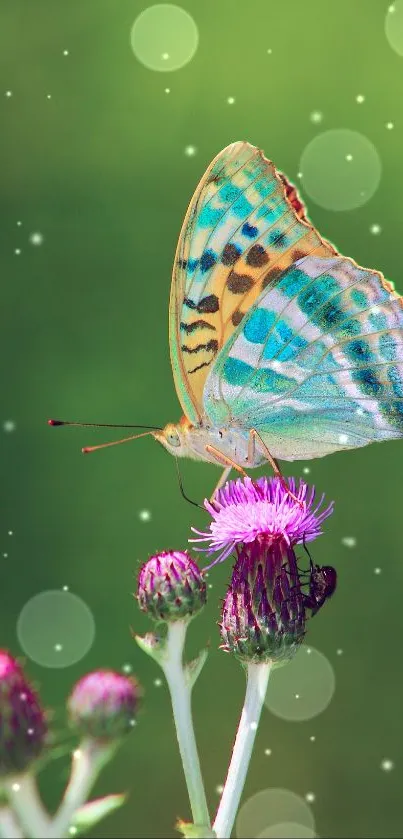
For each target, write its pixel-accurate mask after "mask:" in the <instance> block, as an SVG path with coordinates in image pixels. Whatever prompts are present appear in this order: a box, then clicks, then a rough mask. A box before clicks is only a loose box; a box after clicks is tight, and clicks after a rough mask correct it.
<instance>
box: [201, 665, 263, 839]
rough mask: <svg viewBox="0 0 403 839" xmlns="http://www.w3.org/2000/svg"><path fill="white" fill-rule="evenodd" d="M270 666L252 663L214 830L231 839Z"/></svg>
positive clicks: (222, 838) (221, 838)
mask: <svg viewBox="0 0 403 839" xmlns="http://www.w3.org/2000/svg"><path fill="white" fill-rule="evenodd" d="M270 669H271V665H270V664H252V663H250V664H248V667H247V683H246V694H245V702H244V706H243V708H242V714H241V718H240V721H239V725H238V731H237V735H236V738H235V743H234V748H233V750H232V757H231V763H230V765H229V769H228V774H227V778H226V781H225V786H224V791H223V794H222V797H221V801H220V805H219V807H218V810H217V815H216V818H215V822H214V824H213V830H214V831H215V834H216V836H217V839H228V837H230V836H231V831H232V828H233V825H234V821H235V817H236V814H237V812H238V807H239V802H240V799H241V795H242V790H243V788H244V784H245V779H246V774H247V771H248V767H249V762H250V759H251V755H252V750H253V744H254V742H255V737H256V731H257V727H258V724H259V719H260V714H261V711H262V707H263V702H264V699H265V696H266V690H267V684H268V681H269V676H270Z"/></svg>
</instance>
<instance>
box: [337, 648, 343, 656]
mask: <svg viewBox="0 0 403 839" xmlns="http://www.w3.org/2000/svg"><path fill="white" fill-rule="evenodd" d="M336 655H343V650H342V649H340V647H339V649H338V650H336Z"/></svg>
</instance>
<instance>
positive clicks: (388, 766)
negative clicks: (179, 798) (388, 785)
mask: <svg viewBox="0 0 403 839" xmlns="http://www.w3.org/2000/svg"><path fill="white" fill-rule="evenodd" d="M394 768H395V764H394V763H393V760H389V759H388V758H385V760H383V761H382V763H381V769H383V771H384V772H391V771H392V769H394Z"/></svg>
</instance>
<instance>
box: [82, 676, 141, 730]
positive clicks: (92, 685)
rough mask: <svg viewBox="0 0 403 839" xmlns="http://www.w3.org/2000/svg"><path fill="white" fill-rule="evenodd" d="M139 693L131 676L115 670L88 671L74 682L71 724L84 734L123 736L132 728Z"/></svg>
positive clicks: (137, 685)
mask: <svg viewBox="0 0 403 839" xmlns="http://www.w3.org/2000/svg"><path fill="white" fill-rule="evenodd" d="M140 694H141V691H140V687H139V684H138V683H137V681H136V680H135V679H134V678H133V677H132V676H124V675H123V674H122V673H116V672H115V671H114V670H95V671H94V672H93V673H87V674H86V675H85V676H83V677H82V679H80V680H79V681H78V682H77V684H76V685H74V688H73V691H72V693H71V696H70V698H69V700H68V704H67V708H68V713H69V718H70V723H71V725H72V726H73V727H74V728H76V729H77V730H78V731H80V733H81V734H83V735H84V736H85V737H91V738H93V739H95V740H115V739H117V738H120V737H122V736H123V735H124V734H126V733H127V732H129V731H131V729H132V728H133V725H134V723H135V714H136V711H137V708H138V703H139V698H140Z"/></svg>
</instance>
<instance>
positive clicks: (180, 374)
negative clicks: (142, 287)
mask: <svg viewBox="0 0 403 839" xmlns="http://www.w3.org/2000/svg"><path fill="white" fill-rule="evenodd" d="M169 341H170V354H171V364H172V370H173V376H174V381H175V386H176V391H177V394H178V398H179V401H180V403H181V406H182V410H183V417H182V419H181V420H180V421H179V423H177V424H172V423H169V424H168V425H166V426H165V428H163V429H162V430H156V431H153V432H151V433H152V434H153V436H154V437H155V439H157V440H158V441H159V442H160V443H162V445H163V446H164V447H165V448H166V449H167V450H168V451H169V452H171V453H172V454H173V455H175V457H178V456H185V457H190V458H194V459H196V460H204V461H209V462H211V463H215V464H221V465H222V466H224V472H223V474H222V477H221V479H220V481H219V483H218V486H221V485H222V484H223V483H224V481H225V480H226V478H227V476H228V474H229V472H230V470H231V468H233V467H235V468H236V469H238V471H240V472H244V471H245V470H246V469H249V468H254V467H257V466H260V465H262V464H264V463H265V462H267V461H269V462H270V463H271V465H272V466H273V468H274V470H275V471H277V473H278V472H279V467H278V464H277V460H287V461H293V460H306V459H310V458H316V457H322V456H324V455H327V454H330V453H332V452H336V451H342V450H346V449H354V448H357V447H360V446H365V445H367V444H368V443H372V442H375V441H380V440H388V439H393V438H399V437H402V436H403V307H402V298H401V297H400V296H399V295H398V294H397V293H396V292H395V291H394V287H393V285H392V283H390V282H388V281H386V280H385V279H384V277H383V275H382V274H381V273H380V272H378V271H375V270H371V269H367V268H361V267H360V266H359V265H357V263H356V262H355V261H354V260H353V259H350V258H348V257H345V256H342V255H341V254H339V253H338V251H337V250H336V248H335V247H334V245H332V244H331V243H330V242H328V241H326V240H325V239H324V238H322V237H321V236H320V234H319V233H318V231H317V230H316V229H315V227H314V226H313V225H312V224H311V222H310V221H309V218H308V217H307V214H306V210H305V207H304V204H303V203H302V201H301V199H300V197H299V195H298V192H297V190H296V189H295V187H294V186H293V185H292V184H291V183H290V182H289V181H288V179H287V178H286V177H285V175H283V174H282V173H281V172H279V171H278V170H277V169H276V168H275V166H274V164H273V163H272V162H271V161H270V160H267V159H266V158H265V156H264V154H263V152H262V151H261V150H260V149H258V148H255V147H254V146H252V145H250V144H249V143H247V142H236V143H232V144H231V145H230V146H228V147H227V148H225V149H224V150H223V151H221V152H220V153H219V154H218V155H217V157H216V158H215V159H214V160H213V161H212V163H211V164H210V166H209V167H208V169H207V171H206V172H205V174H204V175H203V177H202V179H201V181H200V183H199V185H198V187H197V189H196V191H195V193H194V195H193V198H192V199H191V202H190V204H189V207H188V210H187V213H186V216H185V219H184V222H183V226H182V230H181V233H180V236H179V242H178V246H177V250H176V255H175V261H174V267H173V276H172V284H171V295H170V305H169Z"/></svg>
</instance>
